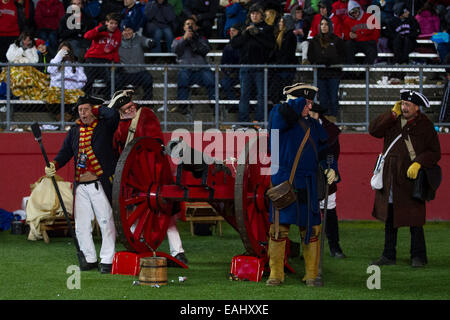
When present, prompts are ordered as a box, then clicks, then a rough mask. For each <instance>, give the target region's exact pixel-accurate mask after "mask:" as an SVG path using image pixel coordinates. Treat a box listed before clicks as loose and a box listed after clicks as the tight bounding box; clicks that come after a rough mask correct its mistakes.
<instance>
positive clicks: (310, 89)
mask: <svg viewBox="0 0 450 320" xmlns="http://www.w3.org/2000/svg"><path fill="white" fill-rule="evenodd" d="M317 91H319V89H318V88H317V87H314V86H311V85H308V84H305V83H295V84H293V85H290V86H287V87H284V89H283V94H285V95H290V96H293V97H295V98H298V97H303V98H305V99H308V100H314V98H315V97H316V93H317Z"/></svg>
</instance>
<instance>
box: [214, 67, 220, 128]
mask: <svg viewBox="0 0 450 320" xmlns="http://www.w3.org/2000/svg"><path fill="white" fill-rule="evenodd" d="M214 81H215V88H214V96H215V98H216V103H215V105H214V109H215V110H216V113H215V115H214V122H215V124H216V129H219V65H218V64H217V63H216V66H215V69H214Z"/></svg>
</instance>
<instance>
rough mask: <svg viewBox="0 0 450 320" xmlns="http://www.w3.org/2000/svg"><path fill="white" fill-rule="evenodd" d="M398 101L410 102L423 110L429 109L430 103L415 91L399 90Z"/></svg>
mask: <svg viewBox="0 0 450 320" xmlns="http://www.w3.org/2000/svg"><path fill="white" fill-rule="evenodd" d="M400 99H402V100H405V101H410V102H412V103H414V104H415V105H418V106H422V107H425V108H429V107H430V101H428V99H427V97H425V96H424V95H423V94H422V93H420V92H417V91H413V90H407V89H403V90H400Z"/></svg>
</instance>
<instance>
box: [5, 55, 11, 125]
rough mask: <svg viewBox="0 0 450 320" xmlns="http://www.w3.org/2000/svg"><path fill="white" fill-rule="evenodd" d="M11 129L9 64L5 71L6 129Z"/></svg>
mask: <svg viewBox="0 0 450 320" xmlns="http://www.w3.org/2000/svg"><path fill="white" fill-rule="evenodd" d="M10 129H11V65H10V64H9V63H8V66H7V71H6V131H9V130H10Z"/></svg>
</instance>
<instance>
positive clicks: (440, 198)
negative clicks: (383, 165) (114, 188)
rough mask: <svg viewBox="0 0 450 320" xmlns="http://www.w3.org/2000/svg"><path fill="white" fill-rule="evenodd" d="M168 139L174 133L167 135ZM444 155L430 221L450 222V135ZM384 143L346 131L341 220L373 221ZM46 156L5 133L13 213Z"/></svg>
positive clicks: (2, 195) (0, 151)
mask: <svg viewBox="0 0 450 320" xmlns="http://www.w3.org/2000/svg"><path fill="white" fill-rule="evenodd" d="M64 137H65V133H44V134H43V140H42V141H43V143H44V146H45V149H46V151H47V154H48V156H49V159H52V158H53V157H54V156H55V155H56V153H57V152H58V150H59V148H60V147H61V144H62V141H63V140H64ZM165 137H166V140H169V139H170V133H166V134H165ZM439 138H440V142H441V148H442V159H441V161H440V162H439V164H440V165H441V167H442V171H443V181H442V184H441V186H440V188H439V190H438V193H437V196H436V199H435V200H434V201H432V202H431V203H429V204H428V205H427V218H428V219H429V220H450V202H449V201H446V200H447V199H446V196H447V194H448V192H449V190H450V135H448V134H441V135H439ZM381 147H382V141H381V140H378V139H375V138H373V137H371V136H370V135H368V134H363V133H361V134H342V135H341V157H340V161H339V170H340V173H341V175H342V182H341V183H339V190H338V196H337V203H338V215H339V217H340V219H351V220H370V219H373V218H372V216H371V212H372V205H373V199H374V192H373V191H372V190H371V188H370V185H369V180H370V177H371V175H372V173H371V171H372V169H373V165H374V162H375V160H376V157H377V154H378V153H379V152H380V151H381ZM44 165H45V163H44V159H43V157H42V154H41V151H40V148H39V144H38V143H37V142H36V141H35V139H34V137H33V134H32V133H2V134H0V168H1V171H0V176H1V183H0V208H3V209H5V210H8V211H14V210H17V209H20V206H21V201H22V198H23V197H25V196H27V195H29V194H30V184H32V183H34V182H35V181H36V180H37V179H38V178H39V177H40V176H41V175H43V174H44ZM58 174H59V175H61V176H62V177H63V178H64V179H66V180H68V181H72V177H73V163H72V162H70V163H69V165H67V166H65V167H64V168H62V169H60V170H59V171H58Z"/></svg>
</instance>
